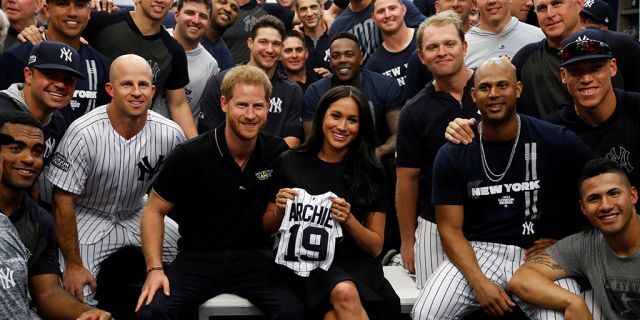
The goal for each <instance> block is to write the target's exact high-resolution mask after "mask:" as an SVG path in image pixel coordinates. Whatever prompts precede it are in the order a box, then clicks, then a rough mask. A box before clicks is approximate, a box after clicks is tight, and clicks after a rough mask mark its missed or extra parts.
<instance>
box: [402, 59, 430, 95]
mask: <svg viewBox="0 0 640 320" xmlns="http://www.w3.org/2000/svg"><path fill="white" fill-rule="evenodd" d="M407 64H408V66H407V82H406V84H405V86H404V88H403V89H404V90H402V91H403V93H404V98H405V99H406V100H409V99H411V98H413V96H415V95H416V93H418V91H420V90H422V88H424V86H426V85H427V83H429V82H431V81H432V80H433V75H432V74H431V71H429V69H427V67H426V66H425V65H424V64H422V61H420V58H419V57H418V51H414V52H413V53H412V54H411V56H410V57H409V62H408V63H407Z"/></svg>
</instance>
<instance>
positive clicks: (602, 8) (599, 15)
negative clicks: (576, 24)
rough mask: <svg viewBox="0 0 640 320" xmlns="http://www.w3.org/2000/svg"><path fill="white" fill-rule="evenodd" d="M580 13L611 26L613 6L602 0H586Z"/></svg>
mask: <svg viewBox="0 0 640 320" xmlns="http://www.w3.org/2000/svg"><path fill="white" fill-rule="evenodd" d="M580 14H582V15H586V16H587V17H589V18H591V19H593V20H595V21H597V22H600V23H602V24H604V25H605V26H607V27H609V21H611V15H612V14H611V7H609V4H607V3H606V2H604V1H602V0H586V1H585V2H584V7H583V8H582V11H580Z"/></svg>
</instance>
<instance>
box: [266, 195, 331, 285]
mask: <svg viewBox="0 0 640 320" xmlns="http://www.w3.org/2000/svg"><path fill="white" fill-rule="evenodd" d="M294 190H296V192H297V193H298V195H297V196H296V197H295V198H294V199H293V200H287V206H286V208H285V214H284V217H283V219H282V224H281V225H280V244H279V245H278V253H277V255H276V263H278V264H281V265H283V266H286V267H288V268H289V269H291V270H293V271H294V272H295V273H296V274H297V275H299V276H301V277H308V276H309V274H310V273H311V271H312V270H313V269H316V268H318V267H320V268H322V269H323V270H327V269H329V267H330V266H331V263H332V262H333V255H334V253H335V249H336V238H341V237H342V227H341V226H340V224H339V223H336V222H335V221H334V220H333V218H332V217H331V203H332V202H331V200H332V199H333V198H337V196H336V195H335V194H334V193H333V192H327V193H323V194H321V195H310V194H308V193H307V192H306V191H305V190H303V189H300V188H295V189H294Z"/></svg>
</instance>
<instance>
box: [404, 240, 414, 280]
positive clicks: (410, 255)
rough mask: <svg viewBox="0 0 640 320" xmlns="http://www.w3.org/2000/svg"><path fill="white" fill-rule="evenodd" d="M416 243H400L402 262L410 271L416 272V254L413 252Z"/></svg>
mask: <svg viewBox="0 0 640 320" xmlns="http://www.w3.org/2000/svg"><path fill="white" fill-rule="evenodd" d="M413 246H414V243H409V242H408V241H403V242H402V244H401V245H400V256H401V257H402V264H403V265H404V268H405V269H407V271H409V273H416V268H415V254H414V252H413Z"/></svg>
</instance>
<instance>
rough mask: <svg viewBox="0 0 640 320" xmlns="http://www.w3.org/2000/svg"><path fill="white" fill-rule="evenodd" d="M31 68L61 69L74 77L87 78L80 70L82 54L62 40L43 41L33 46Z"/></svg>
mask: <svg viewBox="0 0 640 320" xmlns="http://www.w3.org/2000/svg"><path fill="white" fill-rule="evenodd" d="M27 66H29V68H36V69H42V70H59V71H65V72H69V73H71V74H72V75H73V76H74V77H76V78H79V79H83V80H84V79H85V76H84V75H83V74H82V72H81V71H80V55H79V54H78V52H77V51H76V50H75V49H73V48H71V47H70V46H68V45H66V44H64V43H62V42H54V41H43V42H40V43H38V44H36V45H35V46H33V48H31V53H30V54H29V62H28V63H27Z"/></svg>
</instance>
